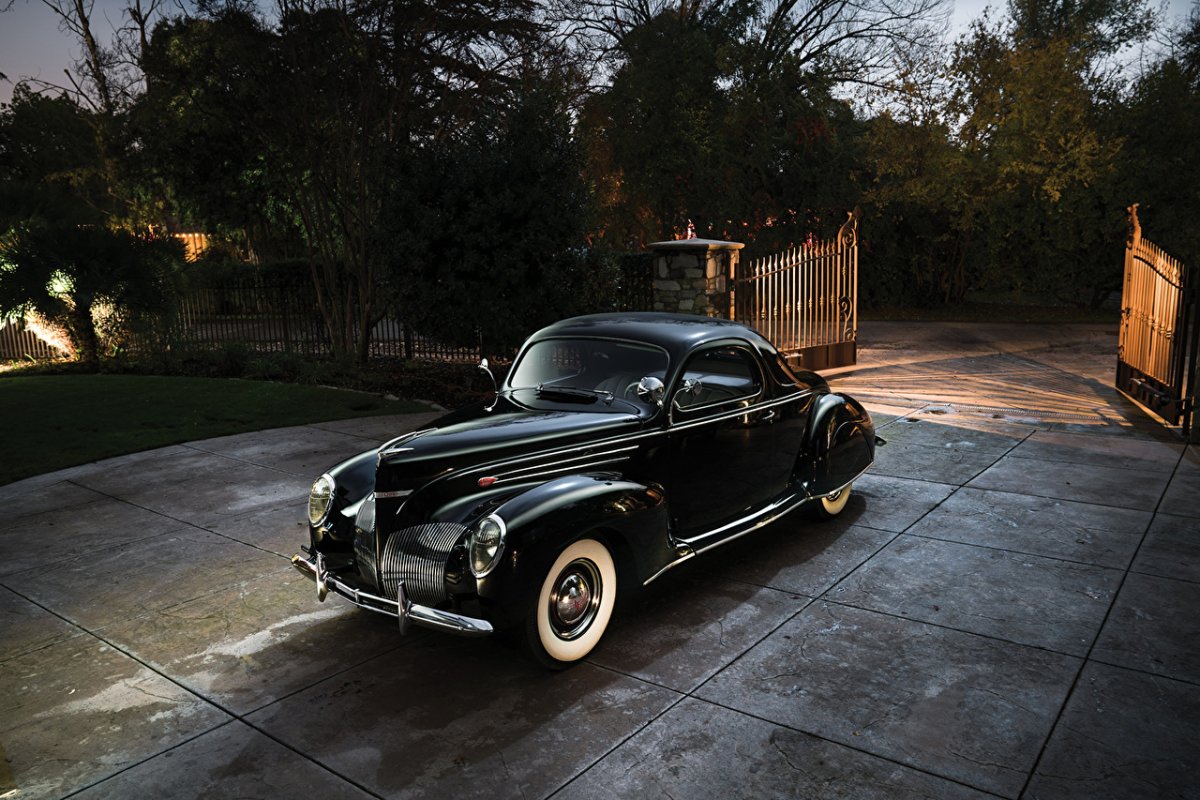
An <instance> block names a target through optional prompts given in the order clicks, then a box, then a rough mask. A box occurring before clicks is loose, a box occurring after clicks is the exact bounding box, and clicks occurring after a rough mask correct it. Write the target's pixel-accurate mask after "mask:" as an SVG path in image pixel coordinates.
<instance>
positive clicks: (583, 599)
mask: <svg viewBox="0 0 1200 800" xmlns="http://www.w3.org/2000/svg"><path fill="white" fill-rule="evenodd" d="M600 592H601V585H600V572H599V571H598V570H597V569H596V565H595V564H593V563H592V562H590V561H587V560H585V559H580V560H578V561H572V562H571V563H570V564H568V565H567V566H566V568H565V569H564V570H563V571H562V572H561V573H559V576H558V578H557V579H556V580H555V582H554V591H553V592H552V593H551V595H550V609H549V611H550V623H551V626H552V627H553V628H554V632H555V633H556V634H557V635H558V637H559V638H561V639H573V638H575V637H576V636H579V635H580V634H581V633H583V632H584V631H585V630H587V628H588V626H589V625H590V624H591V623H592V620H593V619H595V617H596V609H597V608H599V606H600Z"/></svg>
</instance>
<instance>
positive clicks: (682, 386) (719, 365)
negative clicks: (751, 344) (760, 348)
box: [674, 347, 762, 411]
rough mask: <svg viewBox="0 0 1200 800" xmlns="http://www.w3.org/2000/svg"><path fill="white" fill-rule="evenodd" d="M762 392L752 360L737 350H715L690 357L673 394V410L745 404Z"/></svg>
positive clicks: (727, 348) (739, 348)
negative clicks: (733, 403) (742, 401)
mask: <svg viewBox="0 0 1200 800" xmlns="http://www.w3.org/2000/svg"><path fill="white" fill-rule="evenodd" d="M761 391H762V377H761V375H760V373H759V369H758V365H757V364H755V363H754V357H753V356H751V355H750V354H749V353H748V352H746V350H744V349H743V348H741V347H716V348H713V349H711V350H705V351H704V352H702V353H698V354H697V355H695V356H693V357H692V359H691V360H690V361H689V362H688V363H687V366H686V367H685V368H684V371H683V378H682V379H681V381H680V383H679V388H678V389H677V390H676V391H675V401H674V402H675V407H676V408H678V409H680V410H681V411H695V410H699V409H701V408H706V407H709V406H718V405H724V404H726V403H730V402H734V401H737V400H748V399H750V398H752V397H755V396H757V395H758V393H759V392H761Z"/></svg>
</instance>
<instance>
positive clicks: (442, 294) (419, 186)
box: [381, 74, 604, 353]
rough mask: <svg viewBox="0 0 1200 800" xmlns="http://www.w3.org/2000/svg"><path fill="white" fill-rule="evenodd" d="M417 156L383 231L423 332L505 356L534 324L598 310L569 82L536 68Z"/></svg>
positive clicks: (403, 170) (596, 266) (399, 288)
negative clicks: (539, 72) (538, 72)
mask: <svg viewBox="0 0 1200 800" xmlns="http://www.w3.org/2000/svg"><path fill="white" fill-rule="evenodd" d="M409 158H412V162H411V163H409V164H405V165H400V166H399V167H398V168H397V169H396V171H395V172H396V174H398V175H404V176H405V180H403V181H397V182H396V183H395V184H393V189H392V194H391V200H390V202H389V204H388V206H387V208H386V211H385V214H384V215H383V219H385V220H386V221H387V222H386V223H385V226H384V227H383V229H382V231H381V233H382V235H384V236H385V237H387V238H388V239H389V241H390V248H389V252H390V253H391V257H390V259H389V261H388V274H389V275H391V276H392V278H393V281H394V284H395V290H396V292H397V293H398V296H399V301H400V303H401V306H402V307H403V308H405V309H407V314H408V316H407V319H409V320H411V321H412V322H413V324H415V325H416V326H418V328H419V329H420V330H422V331H427V332H429V333H431V334H433V335H436V336H438V337H440V338H443V339H445V340H446V341H449V342H453V343H462V344H474V343H476V342H478V341H479V340H480V339H482V341H483V343H484V346H485V347H487V348H488V350H489V351H490V352H493V353H503V352H506V351H509V350H510V348H512V347H514V346H515V345H517V344H519V343H520V341H521V340H522V339H523V338H524V337H525V336H526V335H528V333H529V331H530V330H531V329H533V328H537V327H540V326H542V325H545V324H549V323H550V322H552V321H554V320H555V319H558V318H560V317H562V316H569V315H571V314H573V313H580V312H583V311H590V310H599V309H597V308H595V307H594V306H592V303H593V302H594V301H595V293H594V281H595V279H596V278H597V277H598V276H597V274H596V273H597V270H603V268H604V264H603V261H602V260H600V259H599V258H598V256H599V253H598V251H596V250H589V249H588V248H586V247H585V244H586V238H585V237H586V234H587V232H588V223H589V221H590V218H591V203H592V199H591V194H590V192H589V189H588V186H587V184H586V183H585V182H584V180H583V176H582V172H581V170H580V163H581V152H580V149H579V146H578V143H577V142H576V140H575V139H574V138H573V137H572V135H571V119H570V115H569V113H568V108H567V96H566V93H565V92H564V91H563V86H562V84H561V81H557V80H555V79H554V78H553V77H552V76H545V75H536V74H535V75H530V76H527V77H526V79H525V80H524V81H523V82H522V84H521V85H520V86H519V87H517V88H516V89H514V90H513V91H512V92H511V93H506V94H505V95H504V96H503V97H498V98H494V99H493V101H492V102H490V103H487V104H486V105H485V106H483V107H481V108H479V109H478V110H477V114H476V116H475V117H474V119H472V120H471V122H470V123H468V124H467V125H466V126H465V128H463V129H462V130H460V131H459V132H458V133H456V134H455V135H454V136H450V137H446V138H444V139H439V140H436V141H433V142H430V143H429V144H428V146H427V147H425V148H423V149H422V150H421V151H419V152H418V153H417V154H415V155H414V156H410V157H409ZM414 175H416V176H418V178H417V180H415V181H414V180H413V176H414Z"/></svg>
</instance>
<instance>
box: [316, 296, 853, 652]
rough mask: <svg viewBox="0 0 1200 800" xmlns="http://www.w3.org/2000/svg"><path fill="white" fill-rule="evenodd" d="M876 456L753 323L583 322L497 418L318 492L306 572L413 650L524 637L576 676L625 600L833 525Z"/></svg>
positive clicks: (364, 461)
mask: <svg viewBox="0 0 1200 800" xmlns="http://www.w3.org/2000/svg"><path fill="white" fill-rule="evenodd" d="M483 366H484V367H485V368H486V362H485V363H484V365H483ZM874 454H875V431H874V426H873V424H872V422H871V418H870V416H869V415H868V414H867V412H866V411H865V410H864V409H863V407H862V406H861V405H859V404H858V403H857V402H855V401H854V400H852V399H851V398H849V397H846V396H845V395H840V394H836V393H833V392H831V391H830V389H829V386H828V384H826V382H825V381H824V379H822V378H821V377H820V376H819V375H816V374H813V373H808V372H800V373H796V372H793V371H791V370H789V369H788V367H787V365H786V363H785V362H784V360H783V359H782V358H781V357H780V356H779V354H778V353H777V352H776V350H775V348H774V347H772V346H771V344H770V343H769V342H767V341H766V340H765V339H763V338H762V337H761V336H760V335H759V334H757V333H755V332H754V331H752V330H750V329H748V328H746V327H744V326H742V325H739V324H737V323H733V322H728V321H724V320H716V319H709V318H705V317H698V316H688V315H677V314H632V313H630V314H603V315H594V316H586V317H577V318H574V319H568V320H565V321H563V322H559V323H557V324H555V325H551V326H550V327H548V328H545V329H543V330H541V331H538V332H537V333H536V334H534V335H533V336H531V337H530V338H529V340H528V341H527V342H526V343H525V344H524V346H523V347H522V348H521V350H520V352H519V353H518V355H517V357H516V360H515V361H514V362H513V366H512V369H511V370H510V371H509V374H508V377H507V379H506V380H505V381H504V384H503V385H502V386H501V387H499V390H498V391H497V393H496V396H495V397H494V398H493V399H491V400H490V401H489V402H486V403H482V404H479V405H476V406H473V407H469V408H465V409H463V410H461V411H457V412H454V413H450V414H448V415H446V416H444V417H442V418H441V419H439V420H437V421H436V422H435V423H433V424H432V426H431V427H429V428H426V429H424V430H419V431H415V432H413V433H407V434H405V435H403V436H401V437H399V438H397V439H393V440H392V441H390V442H388V443H386V444H384V445H383V446H382V447H380V448H378V449H375V450H369V451H367V452H365V453H362V454H360V455H358V456H355V457H354V458H351V459H349V460H347V461H344V462H343V463H341V464H338V465H337V466H335V467H333V468H332V469H330V470H329V471H328V472H326V473H325V474H323V475H321V476H320V477H319V478H318V479H317V480H316V482H315V483H314V484H313V487H312V493H311V495H310V497H309V504H308V517H309V522H310V523H311V525H310V543H309V546H308V547H306V548H304V551H305V552H304V554H300V555H296V556H294V557H293V558H292V563H293V564H294V565H295V566H296V568H297V569H299V570H300V571H301V572H303V573H304V574H305V575H308V576H309V577H310V578H313V579H314V580H315V581H316V585H317V598H318V599H319V600H324V599H325V597H326V595H327V594H328V593H329V592H334V593H335V594H338V595H341V596H342V597H343V598H345V599H347V600H349V601H350V602H352V603H354V604H356V605H359V606H362V607H363V608H367V609H370V610H372V611H377V612H380V613H383V614H386V615H388V616H392V617H396V618H397V619H398V621H399V627H400V631H401V632H404V631H405V630H407V629H408V627H409V626H410V625H421V626H425V627H429V628H435V629H439V630H445V631H451V632H454V633H459V634H466V635H486V634H490V633H492V632H493V630H501V629H509V630H513V631H514V632H516V633H517V634H518V635H519V637H520V638H521V639H522V641H524V642H525V643H526V644H527V645H528V646H529V649H530V651H531V652H532V653H533V655H534V656H535V657H536V658H538V659H539V660H540V661H542V662H543V663H545V664H546V665H548V666H551V667H561V666H565V665H567V664H570V663H571V662H574V661H578V660H579V659H581V658H583V657H584V656H585V655H587V654H588V652H590V651H591V649H592V648H593V647H595V646H596V643H597V642H598V641H599V640H600V637H601V636H602V635H603V634H604V631H605V628H606V627H607V626H608V622H609V619H610V617H611V615H612V611H613V605H614V602H615V601H616V598H617V595H618V592H621V593H622V594H625V593H626V592H628V591H630V590H633V589H637V588H640V587H642V586H645V585H647V584H649V583H651V582H652V581H654V580H655V579H656V578H658V577H659V576H661V575H662V574H663V573H665V572H666V571H667V570H670V569H672V568H674V567H677V566H679V565H680V564H682V563H683V562H685V561H687V560H688V559H690V558H692V557H693V556H697V555H699V554H701V553H703V552H705V551H707V550H711V549H713V548H715V547H717V546H719V545H721V544H724V543H726V542H729V541H731V540H733V539H736V538H738V537H740V536H742V535H744V534H747V533H750V532H751V531H753V530H755V529H756V528H760V527H762V526H763V525H766V524H767V523H769V522H771V521H772V520H775V519H778V518H779V517H781V516H782V515H784V514H786V513H788V512H789V511H792V510H794V509H797V508H809V509H811V511H812V512H814V514H815V515H816V516H818V517H831V516H833V515H836V514H838V513H839V512H840V511H841V510H842V509H843V508H845V506H846V500H847V497H848V496H849V494H850V489H851V484H852V483H853V482H854V480H855V479H856V478H858V476H859V475H861V474H862V473H863V472H864V471H865V470H866V469H867V468H868V467H869V466H870V465H871V463H872V461H873V460H874Z"/></svg>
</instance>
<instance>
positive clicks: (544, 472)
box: [493, 456, 630, 486]
mask: <svg viewBox="0 0 1200 800" xmlns="http://www.w3.org/2000/svg"><path fill="white" fill-rule="evenodd" d="M629 458H630V457H629V456H617V457H615V458H604V459H601V460H599V461H592V462H589V463H586V464H572V465H571V466H569V467H559V468H558V469H547V470H542V471H541V472H527V473H526V474H523V475H514V476H512V477H509V478H497V479H496V483H512V482H514V481H524V480H528V479H530V478H541V477H544V476H546V475H557V474H558V473H560V472H579V471H585V470H589V469H592V468H593V467H598V466H600V465H601V464H619V463H621V462H622V461H628V460H629ZM531 469H537V468H536V467H531ZM494 485H495V484H493V486H494Z"/></svg>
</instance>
